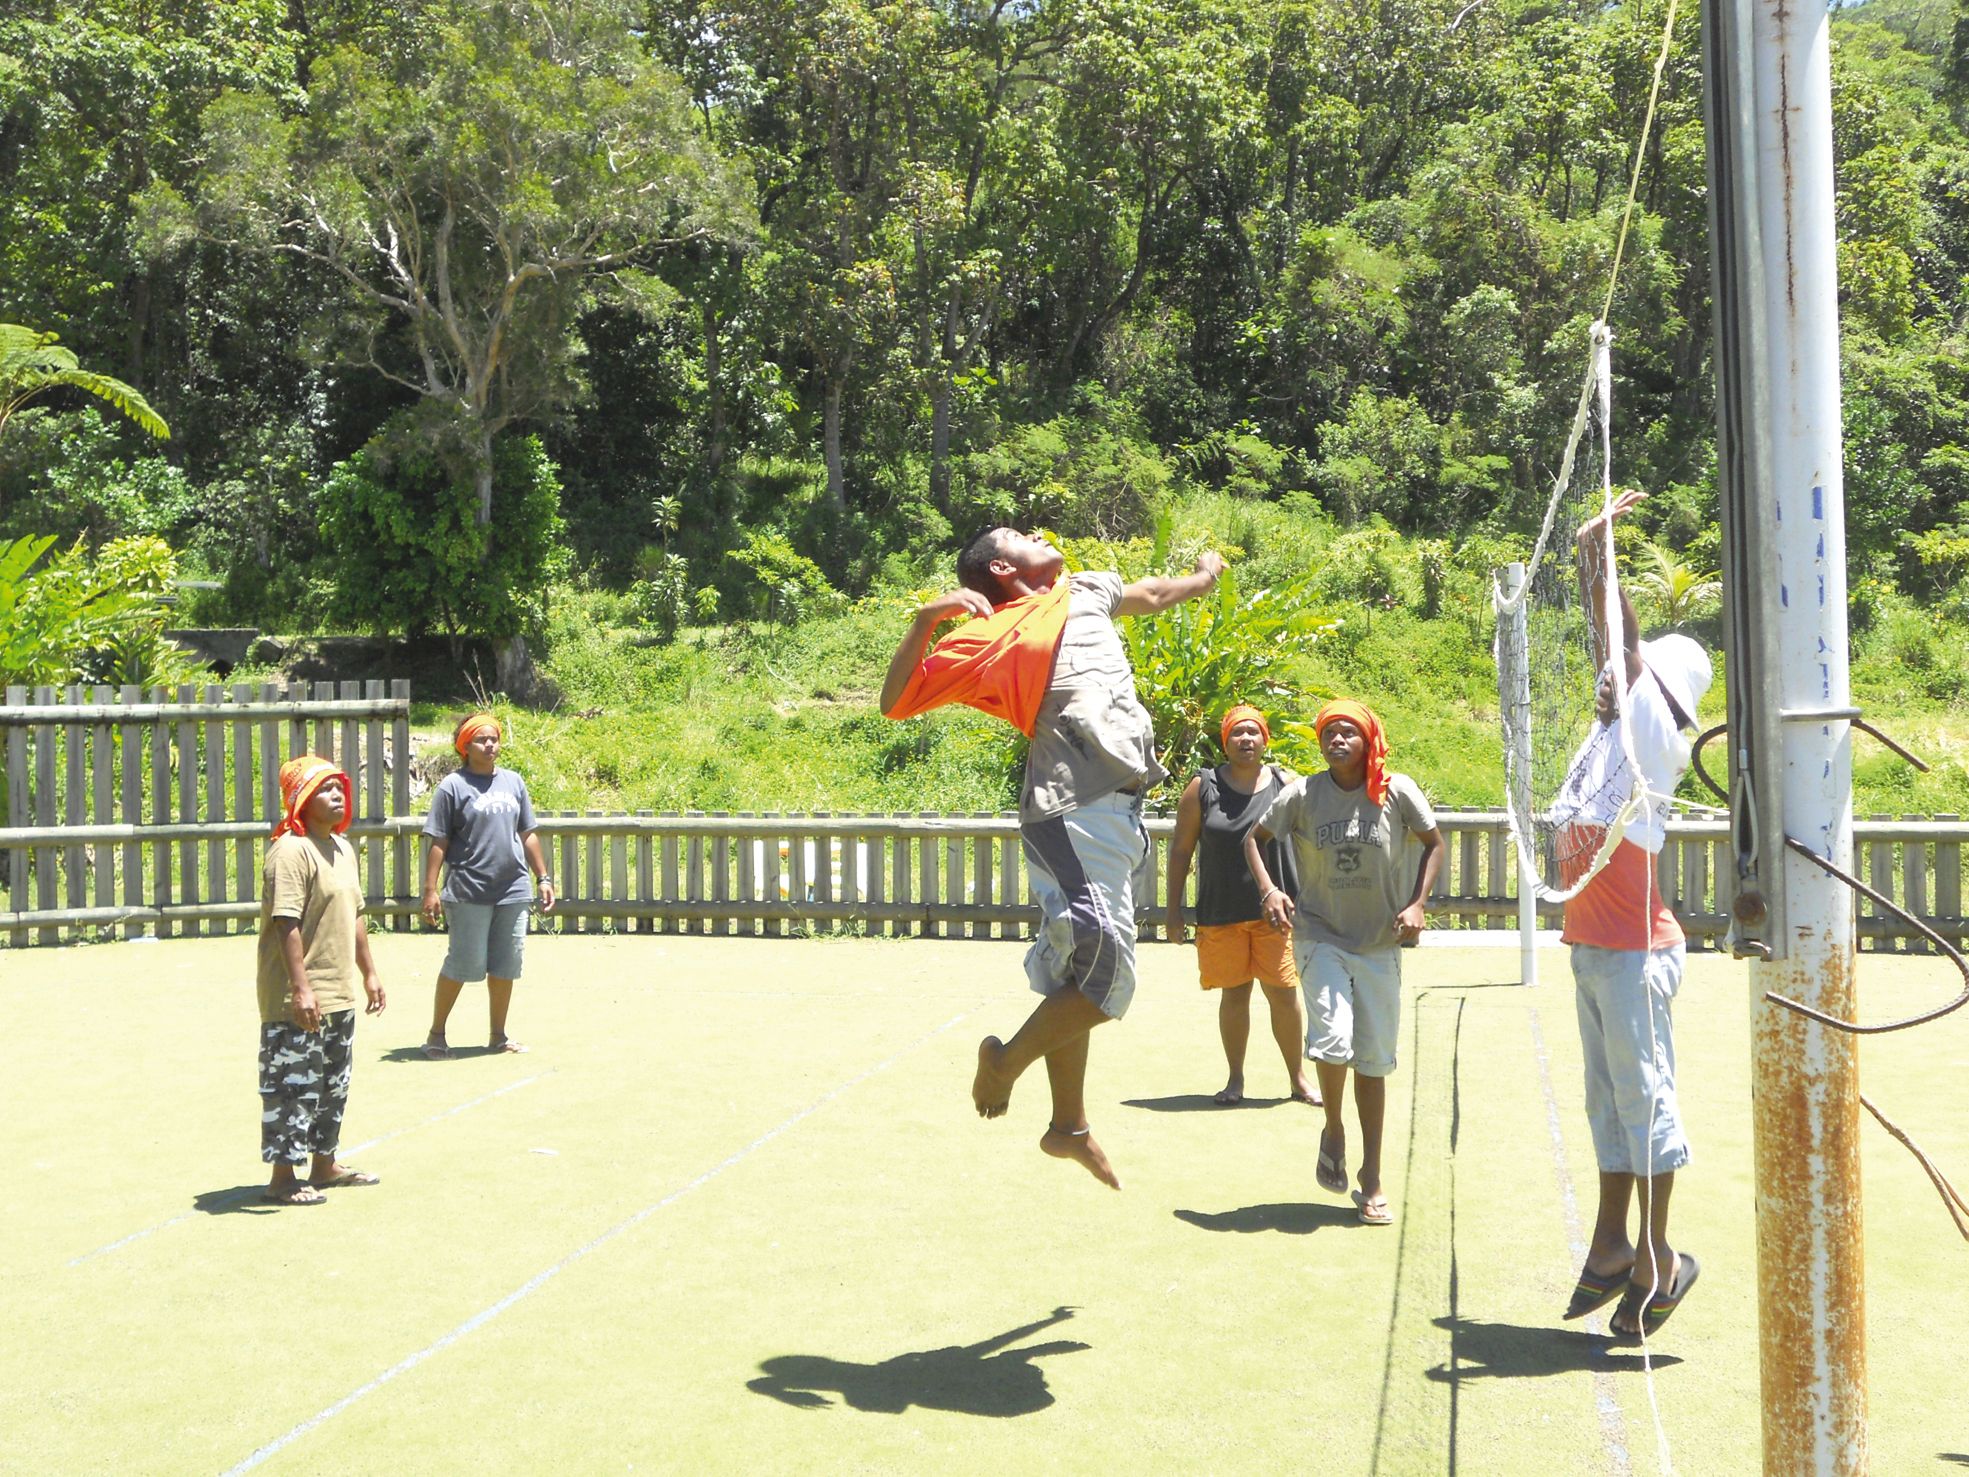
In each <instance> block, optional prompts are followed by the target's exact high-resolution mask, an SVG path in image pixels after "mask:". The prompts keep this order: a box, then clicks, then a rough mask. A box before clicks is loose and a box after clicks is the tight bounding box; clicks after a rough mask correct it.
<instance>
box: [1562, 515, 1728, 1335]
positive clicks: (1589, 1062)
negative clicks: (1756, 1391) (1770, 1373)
mask: <svg viewBox="0 0 1969 1477" xmlns="http://www.w3.org/2000/svg"><path fill="white" fill-rule="evenodd" d="M1643 496H1645V494H1643V493H1640V492H1625V493H1622V494H1621V495H1620V496H1619V497H1618V498H1617V499H1615V501H1614V503H1613V505H1612V506H1611V508H1609V509H1608V511H1606V512H1605V513H1603V514H1601V515H1600V516H1599V517H1597V518H1593V519H1591V520H1589V521H1588V522H1587V523H1586V524H1584V525H1583V526H1582V527H1581V528H1580V530H1579V537H1578V541H1577V552H1578V556H1579V579H1580V589H1581V592H1582V594H1583V595H1584V596H1585V600H1586V608H1587V611H1588V614H1589V616H1590V618H1591V620H1592V625H1593V637H1594V649H1595V651H1596V653H1597V654H1598V655H1599V657H1600V658H1601V660H1602V662H1603V665H1602V667H1601V675H1600V678H1599V684H1598V688H1597V690H1596V693H1595V698H1596V707H1597V710H1598V721H1597V722H1596V723H1595V724H1594V727H1593V730H1592V732H1591V733H1589V734H1588V735H1587V738H1586V741H1585V742H1584V743H1583V744H1581V745H1580V748H1579V752H1578V753H1577V754H1575V755H1574V756H1573V762H1572V768H1571V770H1570V771H1569V772H1568V774H1567V777H1566V782H1565V784H1564V786H1562V788H1561V790H1560V793H1559V798H1558V799H1557V801H1555V802H1554V805H1553V807H1552V814H1553V819H1554V820H1555V821H1556V822H1560V823H1562V825H1563V827H1564V829H1563V830H1562V832H1561V835H1560V845H1561V849H1562V851H1563V852H1566V853H1568V854H1569V857H1570V861H1569V866H1570V875H1569V876H1566V877H1565V878H1564V880H1565V881H1566V882H1567V884H1568V885H1571V883H1572V881H1573V880H1574V879H1575V878H1576V877H1577V876H1579V875H1580V874H1582V873H1583V872H1585V870H1586V868H1587V867H1588V866H1589V865H1590V864H1591V863H1592V862H1593V861H1595V860H1596V859H1597V858H1598V853H1599V852H1600V850H1601V845H1600V842H1601V841H1602V840H1603V839H1604V838H1605V837H1606V836H1607V834H1608V833H1609V831H1610V830H1611V829H1612V828H1613V827H1614V826H1615V825H1616V823H1617V819H1618V818H1620V817H1622V816H1625V817H1626V818H1627V828H1626V831H1625V833H1624V834H1623V835H1621V836H1620V838H1619V840H1618V844H1617V845H1615V847H1614V848H1613V851H1612V853H1611V855H1610V856H1609V857H1607V859H1606V861H1605V864H1604V865H1603V866H1602V867H1601V868H1600V870H1599V871H1598V872H1597V873H1595V874H1594V875H1593V876H1592V878H1591V879H1590V880H1589V881H1588V882H1587V883H1586V885H1585V886H1584V887H1582V888H1581V889H1580V891H1579V893H1578V894H1577V895H1576V896H1575V897H1573V898H1572V899H1571V900H1570V901H1568V902H1567V903H1566V912H1565V931H1564V933H1563V934H1562V935H1561V938H1562V939H1563V941H1564V942H1566V943H1568V944H1570V945H1571V946H1572V968H1573V980H1574V984H1575V986H1576V989H1575V997H1576V1003H1577V1005H1578V1010H1579V1036H1580V1046H1581V1051H1582V1055H1583V1056H1584V1059H1585V1068H1586V1116H1587V1121H1588V1122H1589V1124H1590V1125H1591V1127H1592V1132H1593V1150H1594V1155H1595V1157H1596V1159H1597V1160H1598V1162H1599V1168H1600V1205H1599V1214H1598V1216H1597V1218H1596V1220H1595V1223H1594V1227H1593V1240H1592V1243H1591V1245H1590V1246H1589V1247H1588V1248H1587V1252H1586V1265H1585V1266H1584V1267H1583V1268H1581V1270H1580V1274H1579V1281H1578V1284H1577V1285H1576V1286H1575V1287H1574V1289H1573V1295H1572V1300H1571V1303H1570V1305H1569V1306H1568V1307H1567V1309H1566V1313H1565V1316H1566V1317H1567V1318H1580V1317H1583V1316H1585V1315H1586V1314H1587V1313H1590V1312H1592V1311H1593V1310H1594V1309H1595V1308H1599V1307H1603V1306H1605V1305H1606V1304H1607V1303H1609V1302H1611V1301H1613V1299H1615V1298H1616V1297H1618V1298H1620V1300H1621V1302H1620V1306H1619V1308H1618V1309H1617V1310H1616V1311H1615V1313H1614V1316H1613V1319H1612V1323H1611V1327H1612V1330H1613V1332H1614V1334H1615V1336H1616V1337H1629V1338H1634V1337H1640V1336H1642V1335H1643V1334H1646V1335H1650V1336H1651V1335H1653V1334H1654V1333H1655V1331H1656V1330H1657V1329H1659V1328H1660V1327H1661V1325H1662V1324H1664V1323H1666V1322H1667V1321H1668V1317H1669V1315H1670V1314H1671V1313H1673V1312H1674V1311H1675V1309H1676V1308H1677V1307H1679V1306H1680V1305H1681V1302H1682V1299H1683V1297H1684V1296H1686V1295H1687V1293H1688V1291H1689V1289H1690V1288H1691V1287H1693V1286H1694V1285H1695V1280H1696V1277H1697V1276H1698V1275H1699V1273H1700V1271H1701V1269H1700V1268H1699V1267H1698V1266H1697V1264H1696V1259H1695V1258H1694V1257H1693V1256H1690V1255H1689V1254H1687V1253H1686V1252H1677V1251H1676V1250H1675V1249H1674V1248H1673V1247H1672V1246H1670V1245H1669V1242H1668V1201H1669V1194H1670V1192H1671V1191H1672V1190H1673V1188H1674V1184H1675V1171H1676V1170H1678V1169H1680V1168H1681V1167H1682V1166H1683V1165H1685V1164H1687V1163H1688V1162H1689V1143H1688V1139H1687V1137H1686V1136H1685V1135H1684V1134H1683V1131H1682V1118H1681V1113H1680V1110H1679V1109H1678V1107H1677V1105H1676V1098H1675V1040H1674V1034H1673V1021H1672V1017H1671V1007H1672V1002H1673V1001H1674V998H1675V992H1676V991H1677V990H1678V989H1679V988H1680V987H1681V983H1682V962H1683V934H1682V927H1681V925H1680V924H1679V923H1677V922H1676V920H1675V915H1674V914H1673V913H1672V912H1670V911H1669V908H1668V905H1667V903H1666V901H1665V900H1664V899H1663V898H1662V896H1661V891H1660V888H1659V887H1658V885H1657V884H1656V880H1655V858H1656V857H1657V856H1658V855H1659V854H1660V852H1661V847H1662V843H1663V841H1664V840H1665V839H1666V822H1667V818H1668V802H1669V797H1670V796H1672V795H1673V794H1674V793H1675V787H1676V785H1677V784H1678V783H1680V781H1681V778H1682V775H1683V773H1684V771H1686V770H1687V768H1688V766H1689V744H1688V740H1687V739H1685V738H1684V737H1683V730H1684V729H1694V728H1695V727H1696V726H1697V725H1696V706H1697V704H1698V703H1700V702H1701V700H1702V695H1703V693H1705V692H1706V691H1708V689H1709V683H1710V677H1711V669H1710V663H1709V656H1708V653H1706V652H1705V651H1704V650H1703V648H1702V646H1701V645H1700V644H1699V643H1698V642H1696V641H1693V640H1691V639H1690V638H1689V637H1687V636H1680V635H1666V636H1659V637H1656V638H1655V639H1654V640H1652V641H1643V640H1641V637H1640V630H1639V623H1638V622H1637V621H1636V619H1635V615H1634V607H1633V605H1632V604H1630V603H1629V601H1628V599H1627V592H1626V590H1624V589H1619V591H1618V602H1617V613H1618V619H1619V622H1620V625H1619V633H1620V646H1621V650H1620V651H1618V652H1610V646H1611V644H1612V643H1611V642H1610V640H1609V636H1610V632H1611V630H1612V626H1613V620H1612V618H1613V617H1614V615H1615V614H1616V611H1615V609H1610V605H1612V604H1614V602H1610V601H1609V599H1608V579H1607V572H1608V571H1609V570H1610V569H1611V568H1612V563H1613V523H1614V520H1615V519H1616V518H1618V517H1620V516H1621V515H1622V514H1624V513H1626V512H1628V511H1630V510H1631V509H1632V508H1633V507H1634V506H1635V505H1636V504H1638V503H1639V502H1640V501H1641V499H1642V498H1643ZM1617 587H1618V586H1617V582H1616V588H1617ZM1617 676H1618V680H1619V686H1616V678H1617ZM1623 720H1624V721H1623ZM1623 728H1624V730H1625V731H1624V733H1623ZM1637 771H1638V774H1637ZM1637 1190H1638V1192H1639V1201H1640V1234H1639V1235H1637V1236H1635V1237H1633V1238H1632V1239H1630V1238H1629V1235H1628V1229H1627V1218H1628V1207H1629V1205H1630V1204H1631V1203H1632V1202H1633V1201H1634V1199H1635V1195H1636V1191H1637Z"/></svg>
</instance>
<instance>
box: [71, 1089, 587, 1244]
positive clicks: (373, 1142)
mask: <svg viewBox="0 0 1969 1477" xmlns="http://www.w3.org/2000/svg"><path fill="white" fill-rule="evenodd" d="M553 1075H554V1074H553V1072H552V1071H551V1070H549V1071H545V1072H536V1073H535V1074H534V1075H533V1076H531V1077H522V1078H520V1080H519V1081H517V1082H508V1083H507V1084H506V1085H505V1086H504V1087H500V1088H495V1089H494V1090H493V1091H491V1092H488V1093H486V1094H485V1095H484V1096H483V1097H475V1098H473V1099H472V1100H471V1101H470V1102H467V1103H460V1104H459V1105H458V1106H457V1107H455V1108H446V1109H445V1110H444V1111H443V1112H442V1113H433V1114H432V1115H431V1116H430V1117H429V1118H426V1119H425V1120H424V1121H423V1122H422V1123H411V1124H407V1125H406V1126H404V1127H402V1128H395V1129H392V1130H390V1132H388V1133H386V1134H382V1135H381V1136H379V1137H377V1138H373V1139H367V1140H365V1141H364V1142H362V1143H359V1144H356V1145H354V1146H353V1147H352V1148H350V1149H349V1151H348V1152H349V1153H350V1154H351V1155H355V1154H360V1153H363V1152H364V1151H366V1150H369V1149H373V1148H375V1147H376V1146H377V1145H378V1144H387V1143H388V1142H389V1141H390V1140H391V1139H394V1138H402V1137H403V1136H404V1135H405V1134H406V1133H412V1132H414V1131H416V1130H417V1129H420V1128H429V1127H430V1126H431V1125H432V1124H433V1123H442V1122H443V1121H444V1120H445V1119H447V1118H451V1117H455V1116H456V1115H458V1114H460V1113H462V1112H464V1111H465V1110H466V1109H467V1108H476V1107H478V1106H479V1104H481V1103H489V1102H491V1101H492V1100H493V1099H494V1098H496V1097H504V1096H505V1095H506V1094H507V1093H509V1092H514V1091H516V1090H518V1089H519V1088H522V1087H525V1086H526V1085H527V1084H528V1083H531V1082H538V1081H539V1080H540V1079H541V1078H543V1077H551V1076H553ZM258 1193H259V1186H257V1185H254V1186H249V1187H248V1188H246V1189H244V1190H235V1191H234V1192H233V1193H232V1194H231V1195H230V1196H228V1197H227V1199H226V1200H225V1201H221V1202H219V1203H220V1204H227V1203H230V1202H232V1201H244V1200H247V1199H249V1198H250V1197H252V1196H254V1195H257V1194H258ZM202 1213H203V1212H200V1211H196V1210H187V1211H185V1212H184V1213H183V1214H182V1215H174V1216H172V1217H171V1218H170V1219H169V1220H165V1221H159V1222H158V1223H157V1224H156V1225H154V1226H145V1227H144V1228H143V1229H142V1230H141V1231H132V1232H131V1233H130V1234H129V1235H128V1236H125V1237H122V1238H121V1239H119V1240H116V1241H112V1242H110V1243H109V1245H107V1246H98V1247H97V1248H96V1249H95V1250H94V1251H85V1252H83V1253H82V1255H80V1256H78V1257H70V1258H69V1260H68V1265H69V1266H71V1267H79V1266H81V1265H82V1264H83V1263H84V1262H86V1261H92V1260H94V1259H95V1258H96V1257H99V1256H108V1255H109V1254H110V1253H111V1252H112V1251H120V1250H122V1249H123V1248H124V1247H126V1246H128V1245H129V1244H130V1243H131V1242H132V1241H141V1240H143V1239H144V1237H146V1236H154V1235H156V1234H157V1233H158V1232H159V1231H165V1230H169V1229H170V1228H171V1227H172V1226H176V1225H180V1224H182V1223H183V1222H185V1221H188V1220H190V1219H191V1218H192V1217H193V1216H195V1215H199V1214H202Z"/></svg>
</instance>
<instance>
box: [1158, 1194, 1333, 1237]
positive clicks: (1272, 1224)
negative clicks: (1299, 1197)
mask: <svg viewBox="0 0 1969 1477" xmlns="http://www.w3.org/2000/svg"><path fill="white" fill-rule="evenodd" d="M1175 1214H1176V1219H1177V1220H1179V1221H1187V1222H1188V1223H1189V1224H1190V1225H1192V1226H1195V1227H1196V1228H1197V1229H1198V1230H1200V1231H1244V1232H1251V1231H1277V1232H1280V1233H1281V1234H1283V1235H1286V1236H1310V1235H1312V1234H1313V1232H1315V1231H1317V1230H1318V1229H1319V1228H1320V1227H1321V1226H1351V1225H1354V1224H1355V1223H1356V1222H1358V1220H1359V1219H1360V1217H1359V1215H1358V1214H1357V1213H1356V1212H1355V1210H1354V1208H1353V1207H1352V1206H1349V1205H1311V1204H1307V1203H1306V1202H1304V1201H1293V1200H1287V1201H1282V1202H1280V1203H1278V1204H1275V1205H1241V1206H1239V1207H1238V1208H1237V1209H1236V1210H1217V1211H1211V1210H1179V1211H1177V1212H1176V1213H1175Z"/></svg>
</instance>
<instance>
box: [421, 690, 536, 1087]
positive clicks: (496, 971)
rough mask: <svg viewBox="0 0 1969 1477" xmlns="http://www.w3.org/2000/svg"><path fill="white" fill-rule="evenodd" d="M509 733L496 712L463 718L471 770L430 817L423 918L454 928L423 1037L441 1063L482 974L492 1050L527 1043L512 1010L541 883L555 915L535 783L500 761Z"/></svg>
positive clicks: (457, 741)
mask: <svg viewBox="0 0 1969 1477" xmlns="http://www.w3.org/2000/svg"><path fill="white" fill-rule="evenodd" d="M501 737H502V734H501V732H500V728H499V720H498V719H497V718H494V717H493V716H492V715H491V714H490V713H473V714H472V715H471V716H469V717H467V718H463V719H461V720H459V723H458V726H457V728H456V729H455V730H454V731H453V733H452V744H453V746H454V747H455V748H456V749H457V750H458V753H459V756H460V757H461V758H462V759H464V761H465V767H464V768H463V769H458V770H454V771H452V772H451V773H450V774H448V775H446V776H445V777H444V778H443V779H442V780H441V781H439V783H438V787H437V791H436V793H435V794H433V795H432V796H431V811H430V814H429V815H428V816H426V817H425V819H424V834H425V835H426V836H427V837H429V838H430V842H431V851H430V857H429V859H428V860H427V861H426V862H425V864H424V918H425V921H427V922H428V923H430V924H431V926H432V927H434V928H435V927H436V926H437V925H438V924H439V923H441V922H444V921H446V920H447V918H448V920H449V923H450V934H451V944H450V948H449V949H448V950H447V951H446V953H445V956H444V963H443V964H442V965H441V966H440V967H439V969H438V989H437V999H436V1002H435V1004H434V1005H433V1007H432V1011H431V1034H430V1036H429V1037H428V1038H427V1039H426V1040H425V1042H424V1055H425V1056H427V1057H430V1058H431V1059H432V1060H433V1061H436V1060H440V1059H442V1058H444V1057H448V1056H450V1055H451V1048H450V1046H449V1045H448V1044H447V1043H446V1041H445V1035H444V1029H445V1022H446V1021H447V1020H448V1019H449V1018H450V1015H451V1007H452V1006H454V1005H456V1004H457V1003H458V994H459V992H460V991H461V990H462V989H464V987H465V986H466V985H467V984H471V983H474V982H476V981H478V980H484V981H485V986H486V1000H487V1004H488V1007H489V1010H490V1013H491V1022H492V1029H491V1039H490V1042H489V1045H488V1049H489V1050H492V1051H524V1050H526V1048H525V1047H523V1046H521V1045H520V1044H519V1043H518V1042H517V1041H515V1040H513V1038H512V1037H510V1036H508V1035H507V1034H506V1012H507V1010H508V1008H509V1007H510V1006H511V1005H512V1003H513V981H514V980H516V979H518V978H519V976H520V962H521V958H522V954H523V951H524V949H525V945H526V918H527V909H528V907H529V905H530V904H531V903H532V901H533V880H534V879H537V880H538V881H539V883H540V906H541V909H542V911H545V912H551V911H553V907H554V879H553V878H551V877H549V876H548V875H547V862H546V859H545V858H544V857H543V856H542V855H541V851H540V838H539V837H538V836H536V835H535V834H534V829H533V801H532V799H531V798H530V797H529V796H528V795H527V792H526V781H525V780H523V779H521V778H520V777H519V776H518V775H517V774H515V773H514V772H513V771H512V770H510V769H501V768H500V767H499V745H500V739H501ZM440 870H442V872H443V875H444V887H443V889H442V891H440V889H439V887H438V875H439V872H440Z"/></svg>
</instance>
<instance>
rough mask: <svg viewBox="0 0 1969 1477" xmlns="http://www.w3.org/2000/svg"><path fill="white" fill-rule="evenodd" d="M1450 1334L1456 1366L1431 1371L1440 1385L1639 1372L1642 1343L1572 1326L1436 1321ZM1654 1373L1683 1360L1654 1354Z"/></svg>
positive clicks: (1641, 1368)
mask: <svg viewBox="0 0 1969 1477" xmlns="http://www.w3.org/2000/svg"><path fill="white" fill-rule="evenodd" d="M1435 1322H1436V1327H1438V1328H1445V1329H1448V1330H1449V1333H1450V1336H1451V1338H1452V1339H1453V1340H1454V1342H1453V1343H1452V1345H1451V1347H1452V1348H1453V1349H1454V1350H1455V1357H1456V1363H1455V1367H1454V1368H1452V1367H1451V1366H1449V1365H1446V1364H1438V1365H1437V1366H1436V1367H1435V1368H1434V1369H1431V1370H1429V1371H1428V1375H1429V1378H1430V1379H1432V1380H1435V1381H1437V1382H1438V1383H1444V1382H1447V1383H1451V1384H1454V1383H1457V1382H1459V1381H1462V1380H1513V1379H1542V1378H1546V1377H1549V1376H1551V1375H1556V1374H1579V1373H1593V1374H1600V1373H1606V1374H1623V1373H1633V1374H1639V1373H1640V1372H1641V1371H1642V1370H1643V1369H1645V1368H1646V1367H1647V1366H1646V1365H1644V1364H1643V1363H1642V1361H1641V1346H1640V1345H1639V1344H1613V1343H1609V1342H1608V1340H1607V1337H1606V1335H1604V1334H1597V1333H1587V1332H1586V1331H1585V1330H1583V1329H1573V1328H1523V1327H1520V1326H1519V1325H1517V1324H1515V1323H1485V1322H1484V1321H1483V1320H1482V1319H1480V1318H1456V1317H1450V1318H1438V1319H1436V1320H1435ZM1651 1358H1652V1362H1653V1364H1654V1367H1655V1368H1656V1369H1667V1368H1670V1367H1671V1366H1673V1365H1677V1364H1680V1363H1681V1362H1682V1359H1681V1356H1680V1355H1676V1354H1651Z"/></svg>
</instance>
